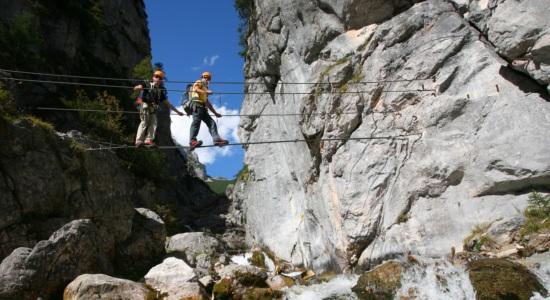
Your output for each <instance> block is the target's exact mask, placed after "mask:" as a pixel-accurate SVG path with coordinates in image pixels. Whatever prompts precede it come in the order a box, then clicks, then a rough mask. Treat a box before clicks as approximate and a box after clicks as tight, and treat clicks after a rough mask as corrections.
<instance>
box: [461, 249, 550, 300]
mask: <svg viewBox="0 0 550 300" xmlns="http://www.w3.org/2000/svg"><path fill="white" fill-rule="evenodd" d="M468 272H469V276H470V280H471V282H472V285H473V287H474V290H475V291H476V295H477V298H478V299H501V298H502V297H506V298H508V299H526V300H527V299H530V298H531V296H533V293H534V292H537V293H540V294H541V295H543V296H546V295H548V293H547V291H546V289H545V288H544V286H542V284H541V283H540V282H539V281H538V279H537V277H536V276H535V275H534V274H533V273H531V272H530V271H529V270H528V269H527V268H525V267H524V266H522V265H520V264H517V263H514V262H511V261H508V260H505V259H498V258H489V259H480V260H477V261H473V262H470V263H469V264H468Z"/></svg>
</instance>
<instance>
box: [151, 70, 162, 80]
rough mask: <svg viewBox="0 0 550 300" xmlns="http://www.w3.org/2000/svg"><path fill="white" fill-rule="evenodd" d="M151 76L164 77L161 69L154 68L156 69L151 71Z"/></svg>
mask: <svg viewBox="0 0 550 300" xmlns="http://www.w3.org/2000/svg"><path fill="white" fill-rule="evenodd" d="M153 76H158V77H160V79H164V72H163V71H161V70H156V71H155V72H154V73H153Z"/></svg>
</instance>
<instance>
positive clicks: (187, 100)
mask: <svg viewBox="0 0 550 300" xmlns="http://www.w3.org/2000/svg"><path fill="white" fill-rule="evenodd" d="M192 90H193V85H192V84H188V85H187V87H185V92H183V94H182V95H181V107H182V108H183V111H185V113H186V114H187V115H190V114H192V113H193V109H192V108H191V92H192Z"/></svg>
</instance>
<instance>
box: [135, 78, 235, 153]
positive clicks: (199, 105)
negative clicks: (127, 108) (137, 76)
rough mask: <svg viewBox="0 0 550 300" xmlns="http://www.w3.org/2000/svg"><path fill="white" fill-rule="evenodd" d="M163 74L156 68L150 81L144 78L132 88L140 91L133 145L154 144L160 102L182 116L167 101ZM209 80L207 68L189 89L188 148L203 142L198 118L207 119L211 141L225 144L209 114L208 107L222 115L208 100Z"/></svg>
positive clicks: (181, 114) (198, 145)
mask: <svg viewBox="0 0 550 300" xmlns="http://www.w3.org/2000/svg"><path fill="white" fill-rule="evenodd" d="M164 78H165V74H164V72H163V71H162V70H156V71H155V72H154V73H153V77H152V80H151V81H145V82H143V83H140V84H138V85H136V86H135V87H134V90H135V91H139V96H138V98H137V100H136V104H137V105H138V108H139V116H140V120H141V122H140V124H139V126H138V130H137V135H136V143H135V145H136V147H140V146H144V145H145V146H148V147H154V146H156V145H155V142H154V140H155V134H156V130H157V115H156V113H157V111H158V109H159V107H160V104H161V103H162V104H163V105H165V106H166V107H167V108H169V109H171V110H172V111H174V112H175V113H177V114H178V115H180V116H183V113H182V112H180V111H179V110H178V109H177V108H175V107H174V106H173V105H172V104H170V102H169V101H168V96H167V91H166V88H165V87H164ZM210 80H212V74H211V73H210V72H204V73H202V75H201V78H200V79H199V80H197V81H195V83H194V84H193V86H192V88H191V90H190V91H189V95H188V97H189V101H190V105H189V107H190V112H189V113H191V114H192V115H193V123H192V124H191V128H190V141H189V147H190V149H191V151H192V150H194V149H195V148H196V147H200V146H201V145H202V141H200V140H197V135H198V133H199V129H200V125H201V121H202V122H204V123H206V125H207V126H208V129H209V130H210V135H212V139H213V140H214V145H217V146H224V145H227V144H228V141H227V140H224V139H222V138H221V137H220V135H219V134H218V127H217V125H216V122H215V121H214V120H213V119H212V117H211V116H210V115H209V114H208V109H209V110H211V111H212V113H213V114H214V115H215V116H216V117H218V118H220V117H221V116H222V115H221V114H219V113H218V112H217V111H216V110H215V109H214V107H213V106H212V104H211V103H210V101H209V100H208V95H210V94H212V91H211V90H210V89H209V88H208V83H209V82H210ZM189 113H188V114H189Z"/></svg>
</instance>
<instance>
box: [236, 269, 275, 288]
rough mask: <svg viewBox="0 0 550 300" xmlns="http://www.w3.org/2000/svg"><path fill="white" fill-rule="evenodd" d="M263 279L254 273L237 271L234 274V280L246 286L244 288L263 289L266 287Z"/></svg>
mask: <svg viewBox="0 0 550 300" xmlns="http://www.w3.org/2000/svg"><path fill="white" fill-rule="evenodd" d="M265 279H266V278H265V277H263V276H260V275H258V274H254V273H249V272H239V271H237V272H235V280H236V281H237V282H238V283H239V284H241V285H242V286H246V287H259V288H265V287H267V283H265Z"/></svg>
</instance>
